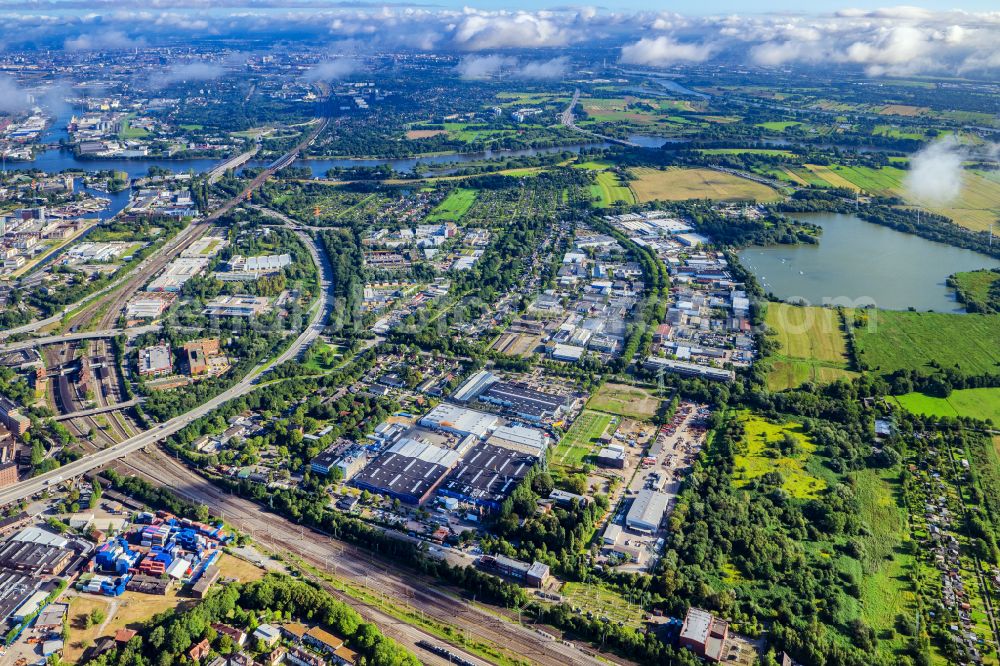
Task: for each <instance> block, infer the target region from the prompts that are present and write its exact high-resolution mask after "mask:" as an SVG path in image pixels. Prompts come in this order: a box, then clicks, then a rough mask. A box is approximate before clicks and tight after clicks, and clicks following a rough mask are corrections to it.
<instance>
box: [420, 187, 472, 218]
mask: <svg viewBox="0 0 1000 666" xmlns="http://www.w3.org/2000/svg"><path fill="white" fill-rule="evenodd" d="M475 201H476V191H475V190H470V189H467V188H464V187H459V188H458V189H455V190H452V191H451V192H450V193H449V194H448V196H447V197H445V200H444V201H442V202H441V203H439V204H438V205H437V207H436V208H435V209H434V210H432V211H431V214H430V215H428V216H427V221H428V222H440V221H443V220H451V221H456V220H460V219H462V216H463V215H465V213H466V212H467V211H468V210H469V208H471V207H472V204H473V203H475Z"/></svg>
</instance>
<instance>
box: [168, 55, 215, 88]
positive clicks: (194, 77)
mask: <svg viewBox="0 0 1000 666" xmlns="http://www.w3.org/2000/svg"><path fill="white" fill-rule="evenodd" d="M225 72H226V69H225V67H223V66H222V65H221V64H218V63H214V62H197V61H196V62H186V63H179V64H176V65H173V66H171V67H170V68H168V69H167V70H166V71H165V72H161V73H159V74H156V75H154V76H153V77H152V78H151V79H150V85H152V86H153V87H155V88H163V87H166V86H168V85H170V84H172V83H178V82H180V81H213V80H215V79H217V78H219V77H220V76H222V75H223V74H225Z"/></svg>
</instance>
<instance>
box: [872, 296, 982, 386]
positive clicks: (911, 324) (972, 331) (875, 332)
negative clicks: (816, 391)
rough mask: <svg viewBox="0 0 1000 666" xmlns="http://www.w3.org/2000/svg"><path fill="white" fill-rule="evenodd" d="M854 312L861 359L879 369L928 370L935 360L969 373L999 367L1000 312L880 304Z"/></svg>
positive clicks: (886, 370)
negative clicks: (950, 311) (887, 307)
mask: <svg viewBox="0 0 1000 666" xmlns="http://www.w3.org/2000/svg"><path fill="white" fill-rule="evenodd" d="M866 316H867V318H868V320H867V321H863V318H864V317H866ZM854 318H855V319H857V320H858V321H856V322H855V324H854V328H855V331H854V337H855V340H856V341H857V346H858V350H859V352H860V354H861V360H863V361H864V362H865V363H867V364H868V366H869V368H871V369H872V370H873V371H875V372H878V373H880V374H888V373H891V372H894V371H896V370H899V369H901V368H910V369H917V370H928V369H929V368H930V366H929V363H930V362H931V361H936V362H937V363H939V364H940V365H941V366H942V367H958V368H959V369H961V370H962V372H964V373H967V374H975V375H980V374H987V373H994V372H997V371H998V370H1000V367H998V366H997V364H998V363H1000V315H980V314H945V313H940V312H908V311H907V312H903V311H898V312H897V311H895V310H877V311H865V312H860V313H857V316H856V317H854Z"/></svg>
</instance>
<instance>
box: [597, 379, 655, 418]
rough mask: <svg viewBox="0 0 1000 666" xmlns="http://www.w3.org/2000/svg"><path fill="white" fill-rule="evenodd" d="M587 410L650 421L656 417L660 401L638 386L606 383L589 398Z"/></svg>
mask: <svg viewBox="0 0 1000 666" xmlns="http://www.w3.org/2000/svg"><path fill="white" fill-rule="evenodd" d="M587 408H588V409H593V410H597V411H600V412H607V413H608V414H615V415H617V416H627V417H629V418H634V419H650V418H652V417H654V416H656V412H657V411H658V410H659V408H660V399H659V398H657V397H656V396H654V395H653V394H652V392H650V391H649V390H647V389H644V388H640V387H638V386H629V385H627V384H612V383H607V384H603V385H602V386H601V388H599V389H598V390H597V393H595V394H594V395H593V396H592V397H591V398H590V400H589V401H588V402H587Z"/></svg>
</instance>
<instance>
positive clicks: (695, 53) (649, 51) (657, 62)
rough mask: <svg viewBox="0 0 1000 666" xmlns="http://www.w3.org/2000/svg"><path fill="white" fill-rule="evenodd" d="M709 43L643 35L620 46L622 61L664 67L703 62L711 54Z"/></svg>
mask: <svg viewBox="0 0 1000 666" xmlns="http://www.w3.org/2000/svg"><path fill="white" fill-rule="evenodd" d="M712 50H713V47H712V46H711V45H710V44H704V43H702V44H695V43H681V42H677V41H674V40H673V39H672V38H671V37H667V36H660V37H644V38H642V39H640V40H639V41H638V42H636V43H634V44H629V45H628V46H623V47H622V62H625V63H629V64H632V65H652V66H655V67H665V66H667V65H674V64H677V63H681V62H704V61H706V60H708V58H709V56H711V55H712Z"/></svg>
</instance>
